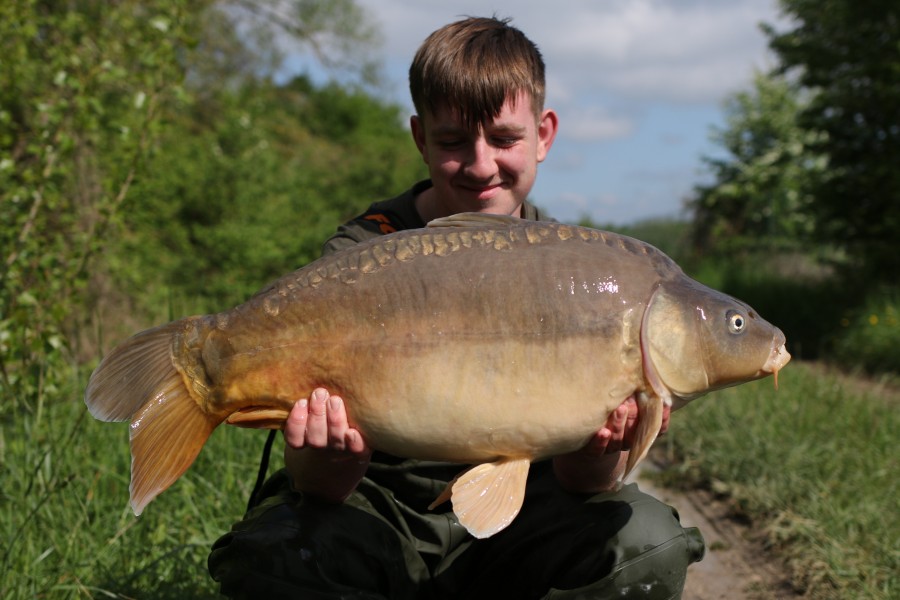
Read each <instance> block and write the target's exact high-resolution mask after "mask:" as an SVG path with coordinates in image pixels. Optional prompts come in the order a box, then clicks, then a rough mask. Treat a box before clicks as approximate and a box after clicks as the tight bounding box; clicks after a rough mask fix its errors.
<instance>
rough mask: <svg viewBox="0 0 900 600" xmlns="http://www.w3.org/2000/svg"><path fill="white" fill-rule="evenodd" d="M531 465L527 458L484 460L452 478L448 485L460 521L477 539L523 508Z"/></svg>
mask: <svg viewBox="0 0 900 600" xmlns="http://www.w3.org/2000/svg"><path fill="white" fill-rule="evenodd" d="M530 465H531V461H530V460H529V459H527V458H518V459H507V460H499V461H497V462H493V463H484V464H481V465H477V466H475V467H472V468H471V469H469V470H468V471H466V472H465V473H463V474H461V475H460V476H459V477H457V478H456V479H455V480H454V481H452V482H451V483H450V486H448V488H449V490H450V496H451V500H452V501H453V512H454V513H456V516H457V518H458V519H459V524H460V525H462V526H463V527H465V528H466V530H467V531H468V532H469V533H471V534H472V535H473V536H475V537H476V538H487V537H491V536H492V535H494V534H495V533H497V532H498V531H501V530H503V529H505V528H506V527H507V526H508V525H509V524H510V523H512V521H513V519H515V518H516V515H518V514H519V510H520V509H521V508H522V501H523V500H524V499H525V482H526V480H527V479H528V468H529V466H530ZM446 495H447V492H446V491H445V492H444V494H442V495H441V497H442V498H446ZM439 501H440V498H439V499H438V500H437V501H436V502H438V503H439Z"/></svg>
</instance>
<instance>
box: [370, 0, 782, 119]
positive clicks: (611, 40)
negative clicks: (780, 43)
mask: <svg viewBox="0 0 900 600" xmlns="http://www.w3.org/2000/svg"><path fill="white" fill-rule="evenodd" d="M775 1H776V0H732V1H728V2H722V1H721V0H693V1H691V0H688V1H685V0H606V1H603V2H597V1H596V0H570V1H568V2H566V3H564V4H562V3H551V4H548V3H547V2H546V1H545V0H524V1H521V0H520V1H517V2H513V1H512V0H494V1H493V2H490V3H485V2H483V1H482V0H461V1H459V2H455V3H453V5H452V6H451V7H449V8H448V6H447V3H446V2H443V1H434V0H425V1H420V2H411V1H405V2H404V1H402V0H359V2H360V4H362V5H364V6H365V7H366V8H367V9H368V10H369V12H370V13H371V14H372V15H373V17H374V18H376V19H377V20H378V21H379V22H380V23H381V26H382V28H383V29H384V33H385V38H386V40H387V42H386V46H385V51H386V53H387V56H388V58H389V60H395V61H401V63H402V64H406V65H408V64H409V61H410V60H411V59H412V56H413V54H414V53H415V50H416V48H417V47H418V46H419V44H420V43H421V42H422V40H424V38H425V37H426V36H427V35H428V34H429V33H431V31H433V30H434V29H436V28H437V27H440V26H442V25H444V24H446V23H449V22H451V21H453V20H456V19H458V18H460V17H462V16H464V15H490V14H494V13H496V14H497V16H500V17H506V16H509V17H512V18H513V25H515V26H517V27H519V28H520V29H522V31H524V32H525V34H526V35H528V36H529V37H530V38H531V39H532V40H534V41H535V42H536V43H537V44H538V46H539V47H540V49H541V51H542V53H543V54H544V57H545V60H546V62H547V65H548V73H549V75H548V83H549V84H550V87H551V94H552V95H553V96H554V98H558V99H566V98H574V97H584V96H585V95H594V94H596V93H598V92H599V93H605V94H607V95H609V94H613V95H616V96H618V97H624V98H629V99H632V100H638V101H663V100H673V101H678V102H713V103H716V102H719V101H720V100H721V98H722V97H723V96H724V95H725V94H727V93H729V92H731V91H733V90H735V89H737V88H739V87H741V86H742V85H744V84H745V83H746V82H748V81H749V80H750V76H751V73H752V68H753V67H754V66H757V67H760V68H761V67H763V66H764V65H762V64H758V63H760V57H761V56H763V54H764V49H765V46H766V41H765V38H764V36H763V35H762V33H761V32H760V31H759V28H758V24H759V23H760V22H761V21H775V20H776V17H777V13H776V10H775Z"/></svg>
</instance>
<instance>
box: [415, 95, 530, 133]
mask: <svg viewBox="0 0 900 600" xmlns="http://www.w3.org/2000/svg"><path fill="white" fill-rule="evenodd" d="M420 117H421V118H422V119H423V120H424V121H425V122H426V124H428V125H431V126H432V127H435V128H439V129H445V128H446V129H457V130H458V129H467V127H466V125H465V123H464V120H463V117H462V113H461V111H459V110H458V109H457V108H455V107H453V106H450V105H449V104H446V103H445V104H439V105H438V106H437V108H436V110H435V112H434V113H432V112H431V111H430V110H428V109H427V108H426V109H425V114H423V115H420ZM533 120H534V111H532V107H531V98H530V97H529V96H528V95H527V94H524V93H520V94H518V95H508V96H507V97H506V100H505V101H504V103H503V106H502V107H501V108H500V113H499V114H496V115H493V117H491V118H490V119H488V120H485V121H483V122H482V123H481V126H488V127H501V128H521V127H524V125H525V123H527V122H529V121H533Z"/></svg>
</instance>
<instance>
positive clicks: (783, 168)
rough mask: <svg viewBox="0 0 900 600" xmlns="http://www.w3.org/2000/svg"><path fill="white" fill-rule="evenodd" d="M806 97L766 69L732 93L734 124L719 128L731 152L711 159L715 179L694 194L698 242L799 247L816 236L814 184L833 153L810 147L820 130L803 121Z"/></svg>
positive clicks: (733, 247)
mask: <svg viewBox="0 0 900 600" xmlns="http://www.w3.org/2000/svg"><path fill="white" fill-rule="evenodd" d="M806 102H807V100H806V98H805V94H803V92H802V91H801V90H799V89H798V87H797V86H796V85H795V84H793V83H791V82H790V81H788V80H787V79H785V78H783V77H777V76H768V75H764V74H757V76H756V77H755V79H754V87H753V89H752V90H751V91H747V92H739V93H737V94H735V95H734V96H732V97H731V98H730V99H729V100H728V101H727V103H726V107H725V111H726V121H727V124H726V126H725V127H724V128H723V129H721V130H717V131H715V132H714V135H713V140H714V141H715V142H716V143H717V145H719V146H720V147H721V149H722V150H724V151H725V155H724V156H721V157H712V156H710V157H705V158H704V159H703V160H704V162H705V164H706V165H707V167H708V168H709V170H710V171H711V173H712V175H713V178H714V180H713V182H712V183H710V184H707V185H698V186H696V187H695V190H694V196H693V198H692V199H691V200H690V201H689V202H688V205H689V207H690V208H691V210H692V212H693V219H692V234H691V237H692V239H693V245H694V247H695V249H696V250H698V251H700V252H710V251H712V250H713V249H715V250H716V251H718V252H723V251H726V252H727V251H731V252H735V251H742V250H747V249H753V248H756V247H759V246H760V245H764V246H766V247H772V246H785V245H788V246H794V247H796V245H797V244H798V243H799V242H801V241H803V240H809V239H811V236H812V235H813V234H814V232H815V225H816V224H815V220H814V219H813V216H812V214H811V210H810V209H811V206H812V204H813V202H814V199H813V197H812V196H811V194H810V192H809V189H810V188H811V187H812V186H813V184H814V182H816V181H817V180H818V179H819V178H820V177H821V176H822V173H823V169H824V165H825V160H824V158H823V157H821V156H819V155H816V154H814V153H812V152H810V150H809V148H810V147H811V146H812V145H814V144H815V143H816V141H817V140H818V138H819V137H820V134H818V133H817V132H816V131H809V130H805V129H802V128H801V127H799V125H798V123H797V117H798V114H799V113H800V111H802V110H803V108H804V106H805V105H806Z"/></svg>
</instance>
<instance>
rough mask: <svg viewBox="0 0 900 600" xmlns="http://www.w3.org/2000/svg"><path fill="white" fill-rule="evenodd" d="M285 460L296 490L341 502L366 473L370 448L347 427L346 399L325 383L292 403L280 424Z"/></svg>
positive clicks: (357, 434)
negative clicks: (324, 385) (281, 425)
mask: <svg viewBox="0 0 900 600" xmlns="http://www.w3.org/2000/svg"><path fill="white" fill-rule="evenodd" d="M284 441H285V447H284V464H285V468H286V469H287V472H288V474H290V476H291V481H292V482H293V487H294V489H295V490H297V491H300V492H303V493H307V494H311V495H313V496H317V497H319V498H321V499H323V500H328V501H332V502H343V501H344V500H346V498H347V496H349V495H350V494H351V493H352V492H353V490H354V489H356V486H357V485H358V484H359V482H360V480H361V479H362V478H363V475H365V472H366V469H367V468H368V466H369V460H370V459H371V457H372V449H371V448H369V446H368V445H367V444H366V442H365V440H364V439H363V437H362V434H360V433H359V431H358V430H356V429H354V428H352V427H350V424H349V423H348V421H347V412H346V410H345V409H344V402H343V400H342V399H341V398H340V397H339V396H332V395H330V394H329V393H328V391H327V390H325V389H323V388H316V389H315V390H314V391H313V393H312V394H310V396H309V399H308V400H307V399H302V400H300V401H298V402H297V403H296V404H294V407H293V408H292V409H291V412H290V414H289V415H288V418H287V421H286V422H285V424H284Z"/></svg>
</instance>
